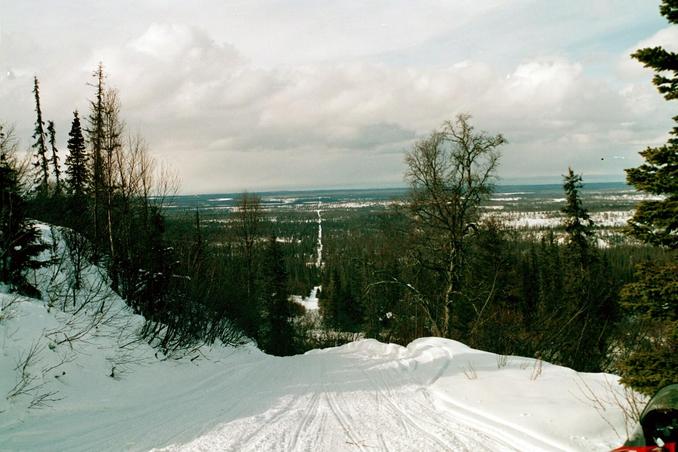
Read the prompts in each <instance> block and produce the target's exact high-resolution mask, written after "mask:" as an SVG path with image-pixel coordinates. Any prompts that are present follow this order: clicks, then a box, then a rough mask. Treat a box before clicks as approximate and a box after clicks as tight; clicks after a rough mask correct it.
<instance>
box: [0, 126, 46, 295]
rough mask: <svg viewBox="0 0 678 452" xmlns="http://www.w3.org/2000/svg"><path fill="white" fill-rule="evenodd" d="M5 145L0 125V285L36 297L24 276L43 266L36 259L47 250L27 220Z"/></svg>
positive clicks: (17, 182)
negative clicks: (2, 284) (7, 285)
mask: <svg viewBox="0 0 678 452" xmlns="http://www.w3.org/2000/svg"><path fill="white" fill-rule="evenodd" d="M8 145H9V147H11V140H8V137H7V135H5V133H4V132H3V129H2V125H0V282H2V283H5V284H9V286H10V288H11V289H12V290H15V291H17V292H19V293H22V294H25V295H29V296H38V295H39V292H38V291H37V289H35V287H33V286H31V285H30V284H29V283H28V281H27V280H26V277H25V275H24V273H25V271H26V270H28V269H31V268H38V267H40V266H42V265H43V264H42V263H41V262H39V261H37V260H36V259H35V258H36V256H37V255H38V254H39V253H40V252H41V251H43V250H44V249H45V248H46V246H45V245H44V244H42V243H41V242H40V233H39V231H38V230H37V229H36V228H35V226H34V225H33V224H31V223H30V221H29V220H28V219H27V218H26V204H25V202H24V200H23V199H22V197H21V194H20V184H19V174H18V172H17V170H16V168H15V166H14V162H13V160H12V156H11V155H10V152H11V150H12V149H10V148H8Z"/></svg>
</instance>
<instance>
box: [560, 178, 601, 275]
mask: <svg viewBox="0 0 678 452" xmlns="http://www.w3.org/2000/svg"><path fill="white" fill-rule="evenodd" d="M563 177H564V179H565V180H564V183H563V189H564V190H565V207H563V208H562V209H561V212H563V214H565V232H566V233H567V238H568V246H569V248H570V249H571V250H573V251H574V252H575V254H577V258H578V260H579V261H580V264H581V265H582V267H586V266H588V264H589V263H590V261H591V258H592V254H591V246H592V243H591V242H592V240H593V237H594V234H593V221H592V220H591V216H590V215H589V213H588V211H587V210H586V209H585V208H584V205H583V204H582V201H581V196H580V195H579V190H580V189H581V188H582V186H583V184H582V177H581V175H579V174H574V172H573V171H572V168H568V172H567V175H566V176H563Z"/></svg>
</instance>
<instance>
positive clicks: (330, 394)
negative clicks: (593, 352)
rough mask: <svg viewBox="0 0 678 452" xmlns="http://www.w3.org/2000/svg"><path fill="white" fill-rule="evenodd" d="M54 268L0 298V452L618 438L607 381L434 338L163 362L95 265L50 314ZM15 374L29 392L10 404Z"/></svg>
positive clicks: (388, 446) (218, 349)
mask: <svg viewBox="0 0 678 452" xmlns="http://www.w3.org/2000/svg"><path fill="white" fill-rule="evenodd" d="M43 234H44V235H45V236H46V237H49V236H50V235H51V231H50V230H49V229H45V228H43ZM61 246H62V245H61V244H58V246H57V248H58V247H61ZM68 268H69V265H68V263H67V262H66V263H65V264H63V263H62V264H61V265H56V264H55V265H53V266H50V267H48V268H46V269H43V270H40V271H39V272H37V273H36V275H35V281H36V282H38V285H39V286H40V288H41V289H42V290H43V295H44V297H45V300H35V299H29V298H25V297H18V296H15V295H11V294H0V306H1V307H2V308H0V395H1V397H0V450H38V451H40V450H45V451H48V450H49V451H51V450H74V451H78V450H149V449H154V448H155V449H156V450H168V451H194V450H238V451H261V450H285V451H288V450H298V451H301V450H320V451H353V450H363V451H367V450H370V451H371V450H389V451H411V450H422V451H424V450H425V451H449V450H459V451H464V450H472V451H484V450H493V451H494V450H521V451H524V450H530V451H531V450H609V449H610V448H612V447H613V446H616V445H619V444H621V442H622V440H623V438H621V436H623V434H624V432H625V427H624V417H623V413H622V411H621V408H620V407H619V406H617V405H616V404H615V403H614V402H613V401H612V399H613V396H614V394H615V393H617V392H619V391H621V387H620V386H619V385H618V378H617V377H616V376H614V375H609V374H585V373H577V372H575V371H573V370H571V369H568V368H564V367H559V366H555V365H551V364H549V363H546V362H542V361H540V360H536V359H533V358H524V357H517V356H499V355H495V354H493V353H488V352H484V351H480V350H474V349H472V348H470V347H468V346H466V345H464V344H462V343H460V342H455V341H452V340H447V339H441V338H423V339H418V340H415V341H413V342H412V343H410V344H409V345H408V346H407V347H403V346H400V345H396V344H384V343H381V342H378V341H376V340H373V339H367V340H360V341H356V342H352V343H349V344H347V345H344V346H341V347H335V348H328V349H322V350H313V351H310V352H308V353H306V354H304V355H298V356H291V357H285V358H279V357H273V356H269V355H266V354H264V353H263V352H261V351H259V350H258V349H257V348H256V347H255V346H254V345H253V344H246V345H244V346H241V347H238V348H234V347H226V346H223V345H220V344H215V345H214V346H213V347H205V346H203V347H200V348H196V349H194V350H191V351H190V352H189V351H187V352H186V355H185V357H184V358H183V359H179V360H177V359H171V358H168V357H165V356H163V355H162V354H161V353H158V352H157V351H156V350H155V349H153V348H152V347H150V346H149V345H147V344H145V343H143V342H131V343H130V341H133V339H134V333H135V331H136V329H137V328H139V327H140V326H141V324H142V322H143V319H142V318H141V317H139V316H137V315H134V314H133V313H132V312H130V310H129V309H128V308H127V307H126V306H125V304H124V303H123V301H122V300H120V298H118V297H117V296H116V295H115V294H114V293H112V292H111V291H110V289H108V287H107V286H104V285H102V284H101V283H103V282H105V278H104V277H103V276H102V275H101V273H100V272H99V271H98V269H96V267H93V266H91V267H89V268H88V269H87V270H86V278H85V286H86V287H85V289H83V290H82V291H81V292H79V293H77V294H76V298H77V301H76V305H78V304H79V303H82V302H83V301H84V300H86V299H89V300H95V301H91V303H90V305H87V306H86V307H85V308H83V309H82V310H80V311H79V312H78V313H75V310H76V309H75V308H73V307H70V305H67V308H66V311H67V312H63V311H62V310H61V309H60V304H58V303H59V300H60V298H59V296H62V295H63V294H61V295H60V294H59V290H66V289H65V288H64V287H63V283H64V282H65V281H66V276H67V275H68ZM97 288H98V289H97ZM48 289H49V290H48ZM93 294H94V295H93ZM95 295H96V296H95ZM68 300H70V298H69V299H68ZM101 302H104V303H105V306H106V308H105V310H104V311H105V312H104V313H103V314H99V317H97V315H98V314H97V312H99V307H100V303H101ZM49 304H52V305H53V307H49ZM96 319H99V320H100V322H98V324H97V325H96V327H93V328H89V329H88V326H90V325H91V324H92V321H93V320H96ZM78 333H82V334H81V335H80V336H77V334H78ZM76 336H77V337H76ZM65 337H71V340H70V341H67V340H65V339H64V338H65ZM31 348H33V349H34V350H36V354H35V359H34V360H33V361H32V362H31V363H29V365H28V366H27V367H26V371H25V372H22V370H21V366H20V365H19V366H18V365H17V364H20V363H21V361H22V357H25V356H26V353H27V351H28V350H30V349H31ZM22 374H23V375H24V376H26V375H28V376H29V378H32V381H33V383H32V385H33V387H35V388H36V389H34V390H32V391H28V393H27V394H24V395H19V396H16V397H11V398H9V399H8V398H7V397H6V394H8V393H9V392H10V391H11V390H12V388H14V386H15V385H16V383H17V381H20V377H21V375H22ZM33 377H34V378H33ZM43 394H50V395H48V396H46V400H44V399H43V401H44V403H43V406H41V407H39V408H33V409H29V408H28V405H29V404H31V402H34V401H35V400H36V398H39V396H40V395H43ZM592 398H593V399H597V401H598V402H597V403H596V402H594V401H592ZM596 404H598V405H599V406H598V408H596Z"/></svg>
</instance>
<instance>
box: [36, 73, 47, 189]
mask: <svg viewBox="0 0 678 452" xmlns="http://www.w3.org/2000/svg"><path fill="white" fill-rule="evenodd" d="M33 95H34V96H35V113H36V120H35V129H33V139H34V140H35V143H33V148H34V149H35V162H34V163H33V165H34V166H35V168H37V169H38V173H37V177H36V179H35V185H36V187H35V188H36V191H37V193H38V194H39V195H41V196H45V197H46V196H47V194H48V193H47V190H48V180H49V164H48V160H47V135H46V133H45V121H43V119H42V108H41V107H40V84H39V82H38V77H34V78H33Z"/></svg>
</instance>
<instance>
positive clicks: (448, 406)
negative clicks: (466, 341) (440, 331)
mask: <svg viewBox="0 0 678 452" xmlns="http://www.w3.org/2000/svg"><path fill="white" fill-rule="evenodd" d="M532 362H534V360H530V359H527V358H516V361H515V362H514V363H513V365H508V366H507V367H509V368H508V369H504V370H503V371H502V372H504V373H505V375H504V376H503V378H500V379H496V378H493V377H495V376H496V374H497V369H496V367H497V365H496V355H493V354H490V353H485V352H478V351H475V350H472V349H469V348H468V347H466V346H464V345H463V344H459V343H456V342H453V341H446V340H441V339H433V338H429V339H423V340H419V341H415V342H414V343H412V344H410V346H408V347H407V348H404V347H400V346H397V345H392V344H391V345H387V344H382V343H379V342H377V341H374V340H366V341H360V342H355V343H351V344H348V345H346V346H343V347H338V348H333V349H326V350H318V351H313V352H310V353H308V354H306V355H302V356H295V357H287V358H268V359H267V360H266V365H265V366H264V367H265V373H266V374H267V375H268V376H269V377H268V378H269V380H266V383H265V384H263V386H257V384H261V383H262V378H261V376H260V375H259V376H257V375H256V373H257V372H259V369H256V370H253V373H252V374H250V375H248V374H243V375H242V377H243V378H244V380H241V381H240V382H234V385H235V386H241V387H242V386H245V385H248V384H249V383H251V382H254V383H255V384H254V385H252V384H249V386H248V387H249V388H251V392H250V393H248V394H246V395H241V400H242V401H243V402H242V403H243V405H244V406H250V407H251V406H261V404H262V400H269V401H270V406H268V407H267V409H265V410H263V411H261V412H257V413H250V414H249V415H241V416H235V417H233V418H232V419H223V423H222V424H221V425H219V426H218V427H216V428H215V429H214V430H212V431H210V432H208V433H205V434H203V435H201V436H199V437H198V438H196V439H194V440H193V441H190V442H188V443H184V444H175V445H173V446H170V447H169V448H167V449H168V450H181V451H184V450H185V451H192V450H233V451H261V450H277V451H344V450H346V451H354V450H361V451H376V450H383V451H412V450H417V451H450V450H452V451H484V450H487V451H497V450H507V451H508V450H520V451H525V450H587V449H589V450H598V449H601V450H602V449H605V448H609V444H614V440H610V438H609V437H608V438H607V442H605V441H600V440H601V439H602V438H598V440H597V441H593V442H591V440H589V439H588V438H592V437H596V436H599V435H600V432H601V430H602V431H604V432H606V433H609V432H607V430H608V426H607V424H606V422H605V421H604V420H603V419H601V418H600V417H599V416H598V414H597V413H596V412H595V411H594V410H593V409H591V407H590V406H589V407H586V406H583V405H585V404H583V403H581V401H579V400H577V397H576V395H575V396H574V397H573V391H574V388H575V387H576V384H577V383H576V379H577V378H579V377H578V374H576V373H575V372H573V371H571V370H569V369H565V368H560V367H557V366H550V365H548V364H546V366H548V372H549V373H552V374H553V375H550V376H548V377H545V379H546V380H550V381H549V382H548V383H546V386H544V385H540V384H539V382H538V381H532V380H531V379H530V374H531V371H532V369H531V368H530V367H529V366H526V365H525V364H526V363H528V364H529V363H532ZM467 366H475V369H476V370H477V373H478V377H477V378H475V379H469V378H468V377H467V376H466V374H465V373H464V370H465V369H466V367H467ZM492 367H494V369H492ZM545 372H546V370H545ZM500 373H501V372H500ZM589 378H590V379H591V380H592V381H589V382H588V383H587V384H591V385H593V386H595V385H596V384H597V383H599V382H600V381H599V380H600V378H601V376H600V375H595V376H590V377H589ZM271 380H275V382H276V384H274V385H272V384H271V383H270V381H271ZM488 384H489V386H488ZM554 384H555V385H556V386H557V387H558V388H559V389H560V390H561V391H565V396H564V397H563V396H562V394H561V397H560V398H559V397H556V400H555V404H554V400H553V399H550V400H549V399H548V398H546V397H545V396H544V394H542V391H544V389H545V387H548V388H549V389H548V390H547V391H549V392H550V393H551V391H553V388H554V386H553V385H554ZM551 396H552V394H551ZM483 399H485V400H483ZM562 399H566V400H567V403H568V404H569V407H568V406H565V408H562V406H559V405H558V402H562ZM521 400H525V401H527V405H525V404H524V403H523V404H521V403H520V401H521ZM530 404H532V405H530ZM582 408H584V410H586V409H588V412H587V413H586V414H585V415H582ZM516 409H518V410H519V411H518V412H517V413H513V410H516ZM236 411H237V410H236ZM575 412H576V413H577V414H575ZM569 416H572V417H569ZM564 417H565V418H564ZM568 417H569V418H568ZM572 432H576V433H577V434H579V435H581V436H579V435H572V434H571V433H572ZM593 432H595V433H593Z"/></svg>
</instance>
